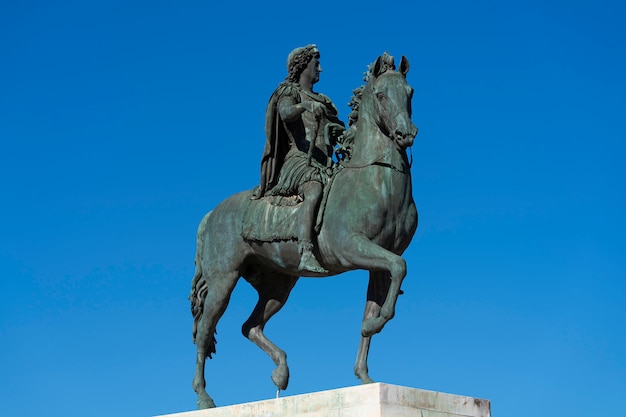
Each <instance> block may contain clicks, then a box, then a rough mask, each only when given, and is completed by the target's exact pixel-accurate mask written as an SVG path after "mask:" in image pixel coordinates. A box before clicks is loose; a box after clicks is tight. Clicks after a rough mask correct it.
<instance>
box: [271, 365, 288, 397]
mask: <svg viewBox="0 0 626 417" xmlns="http://www.w3.org/2000/svg"><path fill="white" fill-rule="evenodd" d="M272 382H273V383H274V385H276V388H278V390H279V391H284V390H286V389H287V384H289V368H287V367H286V366H279V367H278V368H276V369H274V371H273V372H272Z"/></svg>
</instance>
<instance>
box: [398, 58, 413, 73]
mask: <svg viewBox="0 0 626 417" xmlns="http://www.w3.org/2000/svg"><path fill="white" fill-rule="evenodd" d="M409 68H411V65H410V64H409V60H408V59H407V58H406V57H405V56H404V55H402V62H400V74H402V75H404V76H405V77H406V74H407V73H408V72H409Z"/></svg>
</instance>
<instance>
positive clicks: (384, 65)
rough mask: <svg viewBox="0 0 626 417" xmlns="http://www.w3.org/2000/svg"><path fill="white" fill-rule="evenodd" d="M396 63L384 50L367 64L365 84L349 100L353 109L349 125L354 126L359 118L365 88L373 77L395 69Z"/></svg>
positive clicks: (364, 76) (355, 90) (353, 91)
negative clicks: (377, 65) (378, 64)
mask: <svg viewBox="0 0 626 417" xmlns="http://www.w3.org/2000/svg"><path fill="white" fill-rule="evenodd" d="M379 61H380V66H379V67H378V68H377V67H376V64H377V63H378V62H379ZM395 69H396V65H395V63H394V58H393V56H392V55H389V53H388V52H386V51H385V52H384V53H383V54H382V55H381V56H379V57H378V58H377V59H376V61H374V62H372V63H371V64H369V65H368V66H367V71H366V72H364V73H363V81H365V84H364V85H362V86H360V87H358V88H355V89H354V90H352V97H351V98H350V101H349V102H348V107H350V108H351V109H352V111H351V112H350V114H349V115H348V126H350V127H352V125H353V124H355V123H356V122H357V120H358V119H359V108H360V106H361V100H362V99H363V90H365V87H366V86H367V84H368V83H369V81H370V80H371V79H372V78H376V77H378V76H379V75H381V74H384V73H385V72H387V71H388V70H391V71H395Z"/></svg>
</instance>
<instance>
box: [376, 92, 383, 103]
mask: <svg viewBox="0 0 626 417" xmlns="http://www.w3.org/2000/svg"><path fill="white" fill-rule="evenodd" d="M376 98H377V99H378V100H380V101H382V100H384V99H385V95H384V94H383V93H376Z"/></svg>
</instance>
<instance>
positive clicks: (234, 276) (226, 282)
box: [192, 272, 239, 409]
mask: <svg viewBox="0 0 626 417" xmlns="http://www.w3.org/2000/svg"><path fill="white" fill-rule="evenodd" d="M207 278H208V279H210V282H209V285H208V286H207V290H206V298H205V299H204V303H203V310H202V316H201V317H200V320H199V322H198V326H197V331H196V337H195V344H196V347H197V353H196V371H195V375H194V378H193V383H192V386H193V389H194V391H195V392H196V394H198V400H197V405H198V409H204V408H214V407H215V402H214V401H213V399H212V398H211V397H210V396H209V394H208V393H207V392H206V380H205V377H204V367H205V363H206V358H207V357H211V354H212V353H215V336H214V335H215V329H216V326H217V322H218V321H219V319H220V318H221V317H222V315H223V314H224V312H225V311H226V307H227V306H228V301H229V300H230V296H231V294H232V292H233V289H234V288H235V284H236V283H237V281H238V279H239V273H238V272H230V273H228V274H224V275H218V274H213V275H212V276H208V277H207Z"/></svg>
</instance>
